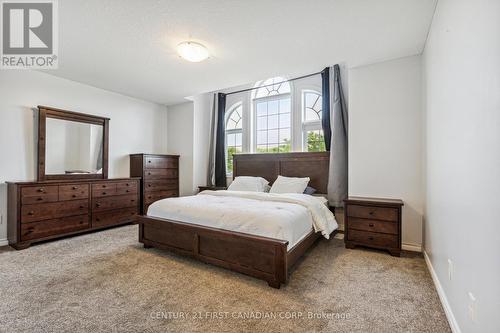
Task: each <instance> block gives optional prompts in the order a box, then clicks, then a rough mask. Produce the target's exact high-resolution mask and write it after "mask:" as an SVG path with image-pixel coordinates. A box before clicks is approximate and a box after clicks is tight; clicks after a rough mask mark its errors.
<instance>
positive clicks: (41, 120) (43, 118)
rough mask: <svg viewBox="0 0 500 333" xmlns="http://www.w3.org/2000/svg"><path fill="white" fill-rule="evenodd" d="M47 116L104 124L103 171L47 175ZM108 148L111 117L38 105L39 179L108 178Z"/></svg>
mask: <svg viewBox="0 0 500 333" xmlns="http://www.w3.org/2000/svg"><path fill="white" fill-rule="evenodd" d="M47 118H55V119H61V120H67V121H74V122H80V123H87V124H94V125H100V126H103V143H102V145H103V146H102V173H95V174H88V173H77V174H59V175H47V174H46V173H45V167H46V160H45V158H46V137H47V135H46V134H47V133H46V122H47ZM108 150H109V118H105V117H99V116H93V115H89V114H85V113H78V112H72V111H66V110H61V109H56V108H52V107H48V106H41V105H39V106H38V167H37V169H38V172H37V175H38V178H37V179H38V181H44V180H60V179H106V178H108Z"/></svg>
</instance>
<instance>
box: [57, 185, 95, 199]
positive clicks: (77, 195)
mask: <svg viewBox="0 0 500 333" xmlns="http://www.w3.org/2000/svg"><path fill="white" fill-rule="evenodd" d="M88 197H89V185H88V184H71V185H61V186H59V200H60V201H65V200H76V199H87V198H88Z"/></svg>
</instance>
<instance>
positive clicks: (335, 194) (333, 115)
mask: <svg viewBox="0 0 500 333" xmlns="http://www.w3.org/2000/svg"><path fill="white" fill-rule="evenodd" d="M329 81H330V85H329V86H330V89H329V92H330V94H329V95H330V96H329V99H330V126H331V133H332V137H331V144H330V173H329V177H328V201H329V202H330V205H331V206H334V207H342V206H343V204H344V199H345V198H347V130H348V118H347V105H346V102H345V98H344V93H343V91H342V81H341V78H340V67H339V65H335V66H333V67H331V68H330V75H329ZM323 98H325V96H323Z"/></svg>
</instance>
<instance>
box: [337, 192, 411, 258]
mask: <svg viewBox="0 0 500 333" xmlns="http://www.w3.org/2000/svg"><path fill="white" fill-rule="evenodd" d="M403 205H404V203H403V201H402V200H399V199H380V198H363V197H349V198H347V199H345V200H344V223H345V235H344V242H345V247H346V248H350V249H352V248H354V247H356V246H358V245H359V246H366V247H372V248H377V249H382V250H387V251H389V253H390V254H391V255H393V256H397V257H399V256H400V254H401V211H402V207H403Z"/></svg>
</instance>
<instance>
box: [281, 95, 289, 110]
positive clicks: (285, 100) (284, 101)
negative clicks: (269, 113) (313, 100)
mask: <svg viewBox="0 0 500 333" xmlns="http://www.w3.org/2000/svg"><path fill="white" fill-rule="evenodd" d="M287 112H290V98H283V99H280V113H287Z"/></svg>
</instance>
